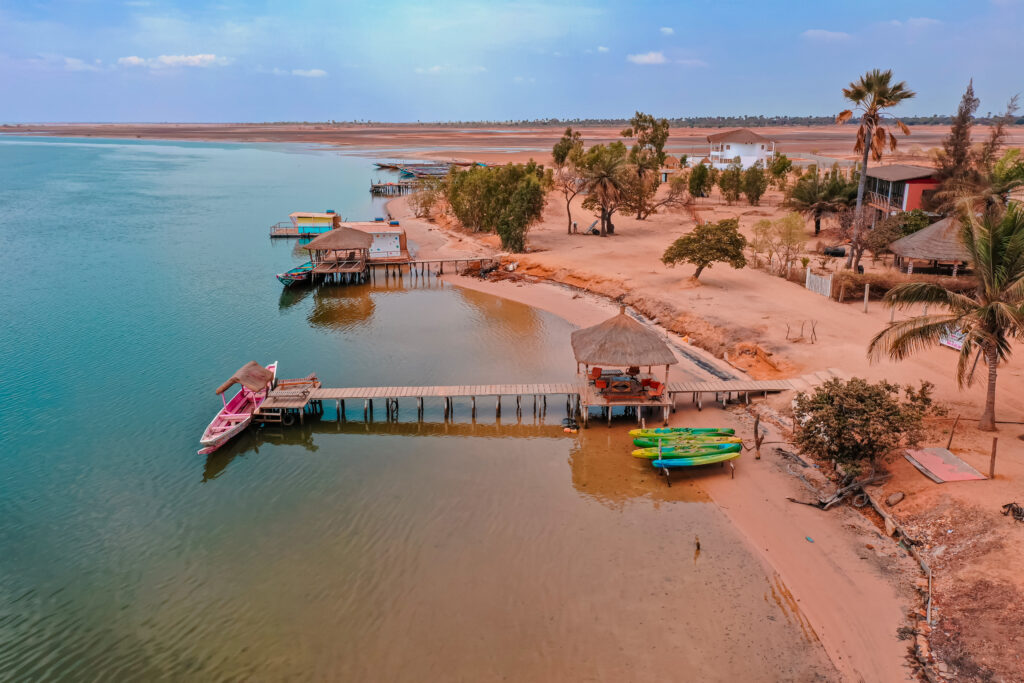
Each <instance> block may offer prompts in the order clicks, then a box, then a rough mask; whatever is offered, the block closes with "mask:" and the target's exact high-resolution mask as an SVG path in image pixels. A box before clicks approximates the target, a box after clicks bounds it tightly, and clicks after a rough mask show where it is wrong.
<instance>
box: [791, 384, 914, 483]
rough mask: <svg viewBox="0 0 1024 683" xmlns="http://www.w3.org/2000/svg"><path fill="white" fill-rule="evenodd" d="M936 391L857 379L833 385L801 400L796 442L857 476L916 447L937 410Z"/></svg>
mask: <svg viewBox="0 0 1024 683" xmlns="http://www.w3.org/2000/svg"><path fill="white" fill-rule="evenodd" d="M932 388H933V385H932V384H930V383H929V382H921V386H920V388H919V389H916V390H915V389H914V388H913V387H910V386H907V387H905V388H904V389H903V392H904V398H903V400H900V387H899V386H897V385H895V384H891V383H889V382H884V381H883V382H878V383H877V384H872V383H870V382H868V381H866V380H863V379H860V378H858V377H855V378H853V379H851V380H849V381H848V382H844V381H843V380H841V379H832V380H829V381H828V382H825V383H824V384H822V385H820V386H818V387H817V388H816V389H815V390H814V392H813V393H810V394H808V393H803V392H801V393H799V394H797V397H796V400H795V404H794V408H793V412H794V415H795V417H796V419H795V421H794V424H795V425H796V427H797V429H796V434H795V436H794V442H795V443H796V444H797V446H799V447H800V449H801V450H802V451H803V452H805V453H807V454H809V455H812V456H814V457H817V458H819V459H822V460H831V461H832V462H833V463H835V464H840V465H843V466H844V468H845V469H847V470H854V471H855V470H859V469H860V468H861V466H862V465H863V464H864V463H865V462H867V463H870V464H871V465H872V466H873V465H874V463H875V462H876V461H877V460H879V459H881V458H883V457H885V456H886V455H888V454H889V453H891V452H892V451H893V450H895V449H896V448H898V447H900V446H914V445H917V443H918V442H919V441H920V440H921V437H922V436H923V424H924V416H925V415H926V414H927V413H928V412H929V411H930V410H932V409H933V406H932V396H931V393H932Z"/></svg>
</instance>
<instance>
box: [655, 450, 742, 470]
mask: <svg viewBox="0 0 1024 683" xmlns="http://www.w3.org/2000/svg"><path fill="white" fill-rule="evenodd" d="M738 457H740V454H739V453H718V454H717V455H704V456H701V457H697V458H666V459H664V460H655V461H653V462H652V463H651V464H652V465H654V466H655V467H658V468H668V469H671V468H675V467H698V466H700V465H713V464H715V463H716V462H725V461H726V460H733V459H734V458H738Z"/></svg>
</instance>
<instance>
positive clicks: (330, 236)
mask: <svg viewBox="0 0 1024 683" xmlns="http://www.w3.org/2000/svg"><path fill="white" fill-rule="evenodd" d="M371 244H373V236H372V235H370V234H368V233H365V232H363V231H361V230H353V229H352V228H347V227H344V226H342V227H340V228H337V229H335V230H332V231H330V232H328V233H324V234H323V235H320V236H319V237H317V238H315V239H314V240H312V241H311V242H310V243H309V244H305V245H303V247H302V248H303V249H306V250H307V251H309V260H310V263H311V264H312V265H313V269H312V271H311V273H312V277H313V278H314V279H319V280H320V281H321V282H323V281H330V282H336V283H349V282H365V281H366V278H367V276H368V274H369V266H368V265H367V263H368V258H369V253H370V245H371Z"/></svg>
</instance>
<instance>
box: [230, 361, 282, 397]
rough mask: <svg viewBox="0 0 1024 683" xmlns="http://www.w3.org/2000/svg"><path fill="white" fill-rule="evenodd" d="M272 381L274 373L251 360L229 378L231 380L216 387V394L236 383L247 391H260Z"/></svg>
mask: <svg viewBox="0 0 1024 683" xmlns="http://www.w3.org/2000/svg"><path fill="white" fill-rule="evenodd" d="M273 379H274V373H272V372H271V371H270V370H267V369H266V368H265V367H263V366H262V365H260V364H259V363H257V362H256V361H254V360H251V361H249V362H248V363H246V364H245V365H243V366H242V367H240V368H239V369H238V372H236V373H235V374H234V375H232V376H231V379H229V380H228V381H227V382H224V384H221V385H220V386H219V387H217V393H218V394H223V393H224V392H225V391H227V390H228V389H230V388H231V386H232V385H233V384H236V383H237V384H241V385H242V386H243V387H245V388H246V389H248V390H249V391H260V390H262V389H265V388H266V387H267V385H269V384H270V382H271V381H272V380H273Z"/></svg>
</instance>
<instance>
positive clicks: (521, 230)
mask: <svg viewBox="0 0 1024 683" xmlns="http://www.w3.org/2000/svg"><path fill="white" fill-rule="evenodd" d="M545 194H546V192H545V189H544V185H543V182H542V180H541V178H538V177H537V176H536V175H525V176H523V177H522V178H521V179H520V180H519V181H518V182H516V184H515V185H514V186H512V188H511V192H510V193H508V199H507V201H505V202H503V204H502V207H501V210H500V212H499V214H498V219H497V224H496V225H495V230H496V232H497V233H498V237H500V238H501V247H502V249H507V250H508V251H514V252H522V251H525V250H526V233H527V231H528V230H529V229H530V226H531V225H532V224H533V223H535V222H537V221H538V220H540V217H541V216H542V215H543V214H544V197H545Z"/></svg>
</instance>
